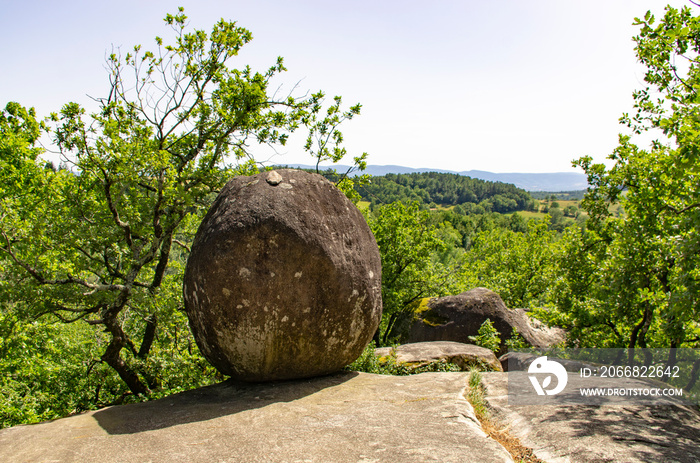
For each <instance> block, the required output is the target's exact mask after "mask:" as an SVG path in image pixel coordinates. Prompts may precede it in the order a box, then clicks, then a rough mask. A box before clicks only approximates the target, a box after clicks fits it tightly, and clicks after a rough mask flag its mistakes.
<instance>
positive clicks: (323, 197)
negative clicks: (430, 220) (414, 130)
mask: <svg viewBox="0 0 700 463" xmlns="http://www.w3.org/2000/svg"><path fill="white" fill-rule="evenodd" d="M381 286H382V269H381V257H380V255H379V248H378V247H377V243H376V241H375V239H374V236H373V235H372V232H371V230H370V228H369V226H368V225H367V222H366V221H365V219H364V217H363V216H362V213H361V212H360V211H359V210H358V209H357V207H355V205H354V204H353V203H352V201H350V200H349V199H348V198H347V197H346V196H345V195H344V194H343V193H342V192H341V191H340V190H338V188H336V187H335V185H334V184H333V183H331V182H330V181H328V180H327V179H325V178H324V177H323V176H321V175H318V174H310V173H308V172H304V171H300V170H292V169H281V170H276V171H270V172H263V173H260V174H257V175H252V176H247V177H246V176H239V177H235V178H233V179H232V180H230V181H229V182H228V183H227V184H226V186H225V187H224V188H223V189H222V190H221V192H220V193H219V195H218V197H217V198H216V200H215V201H214V204H212V206H211V208H210V209H209V211H208V212H207V214H206V216H205V217H204V219H203V220H202V223H201V224H200V226H199V229H198V231H197V235H196V236H195V239H194V242H193V244H192V252H191V253H190V256H189V258H188V261H187V267H186V269H185V276H184V282H183V293H184V300H185V309H186V311H187V316H188V318H189V321H190V327H191V329H192V333H193V334H194V337H195V339H196V341H197V345H198V346H199V348H200V350H201V352H202V354H203V355H204V357H206V359H207V360H208V361H209V362H210V363H211V364H212V365H214V366H215V367H216V368H217V369H218V370H219V371H220V372H222V373H223V374H225V375H227V376H230V377H232V378H234V379H237V380H242V381H251V382H257V381H275V380H285V379H298V378H311V377H314V376H320V375H325V374H330V373H335V372H337V371H339V370H341V369H342V368H343V367H344V366H345V365H348V364H349V363H351V362H352V361H354V360H355V359H356V358H357V357H358V356H359V355H360V354H361V353H362V351H363V349H364V348H365V346H367V344H368V343H369V341H370V340H371V339H372V336H373V335H374V333H375V331H376V330H377V326H378V325H379V321H380V319H381V316H382V299H381V289H382V288H381Z"/></svg>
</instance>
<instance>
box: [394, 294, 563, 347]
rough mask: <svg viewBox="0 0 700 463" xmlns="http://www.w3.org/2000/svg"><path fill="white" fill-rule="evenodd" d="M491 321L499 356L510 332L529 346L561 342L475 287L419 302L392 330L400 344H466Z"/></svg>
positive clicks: (555, 334)
mask: <svg viewBox="0 0 700 463" xmlns="http://www.w3.org/2000/svg"><path fill="white" fill-rule="evenodd" d="M487 319H489V320H491V322H492V323H493V325H494V327H495V328H496V329H497V330H498V332H499V333H500V338H501V348H500V349H499V352H498V353H499V354H503V353H505V351H506V345H505V342H506V341H507V340H508V339H510V338H511V337H512V335H513V329H515V330H516V331H517V333H518V334H519V335H520V336H522V338H523V339H524V340H525V341H526V342H527V343H528V344H530V345H531V346H533V347H548V346H551V345H553V344H556V343H558V342H560V341H562V340H563V338H564V337H563V331H561V330H557V329H550V328H547V327H546V326H544V325H543V324H541V323H540V322H537V321H534V320H533V321H531V320H530V318H529V317H528V316H527V313H526V312H525V311H524V310H522V309H515V310H513V309H509V308H508V307H506V305H505V304H504V303H503V300H502V299H501V297H500V296H499V295H498V294H497V293H495V292H493V291H491V290H488V289H486V288H475V289H472V290H470V291H466V292H464V293H461V294H458V295H456V296H446V297H437V298H430V299H427V298H426V299H423V300H422V301H421V302H420V303H419V304H417V305H416V307H415V309H414V311H413V312H412V313H408V314H407V316H404V317H403V319H400V320H398V321H397V323H396V324H395V325H394V329H393V331H392V335H393V336H398V338H399V340H400V342H402V343H416V342H425V341H455V342H461V343H469V342H470V339H469V338H470V336H476V335H477V334H478V332H479V328H480V327H481V325H482V323H484V322H485V321H486V320H487Z"/></svg>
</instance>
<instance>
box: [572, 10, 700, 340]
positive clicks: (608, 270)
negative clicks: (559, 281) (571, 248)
mask: <svg viewBox="0 0 700 463" xmlns="http://www.w3.org/2000/svg"><path fill="white" fill-rule="evenodd" d="M635 24H636V25H638V26H640V32H639V34H638V35H637V36H636V37H635V39H634V40H635V42H636V53H637V58H638V59H639V61H640V62H641V63H643V64H644V65H645V66H646V67H647V72H646V74H645V77H644V80H645V81H646V83H647V84H648V85H649V86H648V87H647V88H645V89H643V90H640V91H637V92H635V93H634V100H635V108H636V113H635V114H633V115H631V116H630V115H629V114H625V115H623V117H622V118H621V122H622V123H624V124H626V125H627V126H628V127H630V128H631V129H632V130H633V132H634V133H635V134H639V133H642V132H643V131H647V130H650V129H653V130H660V131H661V132H662V133H663V135H665V137H666V138H667V139H666V140H665V141H663V140H656V141H653V142H652V143H651V146H650V148H649V149H648V150H645V149H641V148H639V147H638V146H637V145H635V144H634V143H632V139H631V137H630V136H620V143H619V146H618V147H617V148H616V149H615V150H614V151H613V153H612V154H611V155H610V156H609V159H610V160H611V161H612V163H613V165H612V167H606V166H605V165H604V164H595V163H593V162H592V160H591V158H590V157H584V158H581V159H579V160H578V161H576V162H575V165H578V166H580V167H582V168H583V169H584V171H585V172H586V173H587V175H588V181H589V184H590V185H591V188H590V189H589V192H588V193H587V194H586V197H585V199H584V201H583V203H582V208H583V209H585V210H586V211H587V212H588V214H589V215H590V219H589V221H588V230H587V231H585V232H582V234H581V235H580V236H579V237H578V238H577V240H578V243H579V245H580V250H577V251H575V252H572V253H571V254H570V255H571V257H572V258H573V257H575V258H576V259H575V262H572V264H575V265H578V266H580V268H582V269H587V270H588V271H587V272H585V274H583V275H579V276H578V277H579V278H580V281H586V282H589V283H590V284H588V285H587V287H586V288H583V287H576V284H575V283H574V282H573V280H570V281H571V287H572V294H573V297H570V301H569V304H568V305H564V306H563V308H564V309H565V310H567V309H568V310H569V312H567V314H566V317H568V321H569V322H570V323H571V324H572V325H577V326H578V327H579V328H581V329H583V328H584V327H586V326H587V325H591V324H594V323H597V324H599V327H600V329H601V332H602V333H601V335H599V336H598V337H597V339H595V338H594V337H591V338H590V339H592V340H595V341H598V342H602V343H606V344H607V345H617V346H629V347H637V346H639V347H647V346H649V347H651V346H660V347H681V346H688V347H693V346H698V345H700V329H699V326H698V320H699V319H700V310H699V309H698V302H699V297H698V295H700V286H699V282H700V270H699V269H700V257H699V256H700V252H699V251H700V188H699V187H698V186H699V185H700V183H699V182H700V105H699V102H700V97H699V95H698V89H700V60H699V53H700V18H698V16H696V15H694V14H693V11H692V10H691V9H690V8H687V7H684V8H683V9H681V10H678V9H675V8H672V7H670V6H669V7H666V11H665V13H664V16H663V18H662V19H661V20H660V21H659V22H658V23H657V22H656V18H655V17H654V16H653V15H652V14H651V12H647V14H646V15H645V17H644V18H642V19H636V20H635ZM616 204H619V205H621V206H622V210H623V211H624V213H623V214H621V216H620V217H614V216H613V215H612V213H611V212H610V211H611V206H612V205H616ZM591 261H592V262H594V265H590V262H591ZM572 277H573V276H572ZM583 290H587V291H589V293H588V294H583V293H582V292H580V291H583Z"/></svg>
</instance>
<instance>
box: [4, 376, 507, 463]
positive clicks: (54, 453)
mask: <svg viewBox="0 0 700 463" xmlns="http://www.w3.org/2000/svg"><path fill="white" fill-rule="evenodd" d="M466 382H467V374H466V373H423V374H421V375H415V376H402V377H398V376H382V375H371V374H366V373H340V374H337V375H334V376H327V377H323V378H314V379H311V380H296V381H288V382H282V383H265V384H257V385H256V384H241V383H238V384H235V383H221V384H218V385H215V386H210V387H206V388H201V389H197V390H193V391H189V392H184V393H181V394H177V395H174V396H170V397H167V398H164V399H160V400H155V401H152V402H145V403H140V404H132V405H123V406H117V407H110V408H107V409H104V410H100V411H96V412H88V413H84V414H81V415H77V416H73V417H69V418H63V419H60V420H56V421H52V422H46V423H41V424H37V425H29V426H17V427H14V428H9V429H3V430H0V461H7V462H10V461H11V462H34V461H61V462H100V463H110V462H125V463H130V462H134V463H137V462H138V463H142V462H146V461H153V462H166V461H167V462H172V463H178V462H188V463H189V462H192V463H197V462H207V463H209V462H247V463H256V462H266V463H268V462H269V463H272V462H289V463H291V462H313V463H316V462H318V463H328V462H334V463H343V462H352V463H356V462H365V463H369V462H377V463H379V462H387V463H389V462H391V463H402V462H406V463H409V462H410V463H415V462H435V461H439V462H443V463H448V462H459V463H464V462H479V463H490V462H512V459H511V457H510V455H509V454H508V453H507V452H506V451H505V449H504V448H503V447H501V446H500V445H499V444H498V443H496V442H495V441H493V440H491V439H489V438H488V437H487V436H486V435H485V434H484V433H483V432H482V431H481V428H480V426H479V425H478V424H477V422H476V419H475V418H474V415H473V410H472V407H471V405H469V403H468V402H467V401H466V400H465V399H464V395H463V393H464V389H465V386H466Z"/></svg>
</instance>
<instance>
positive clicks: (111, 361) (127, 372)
mask: <svg viewBox="0 0 700 463" xmlns="http://www.w3.org/2000/svg"><path fill="white" fill-rule="evenodd" d="M121 344H122V341H121V339H119V338H112V341H111V342H110V343H109V345H108V346H107V349H106V350H105V353H104V354H103V355H102V360H103V361H104V362H105V363H107V365H109V366H110V367H112V368H113V369H114V371H116V372H117V374H118V375H119V377H120V378H121V379H122V381H124V382H125V383H126V385H127V386H128V387H129V390H130V391H131V392H133V393H134V394H136V395H138V394H144V395H147V394H148V393H150V392H151V391H150V390H149V389H148V387H147V386H146V385H145V384H144V383H143V381H141V378H139V375H137V374H136V372H134V370H132V369H131V367H129V365H127V363H126V362H125V361H124V359H122V358H121V355H120V354H119V353H120V352H121V350H122V347H123V346H122V345H121Z"/></svg>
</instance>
